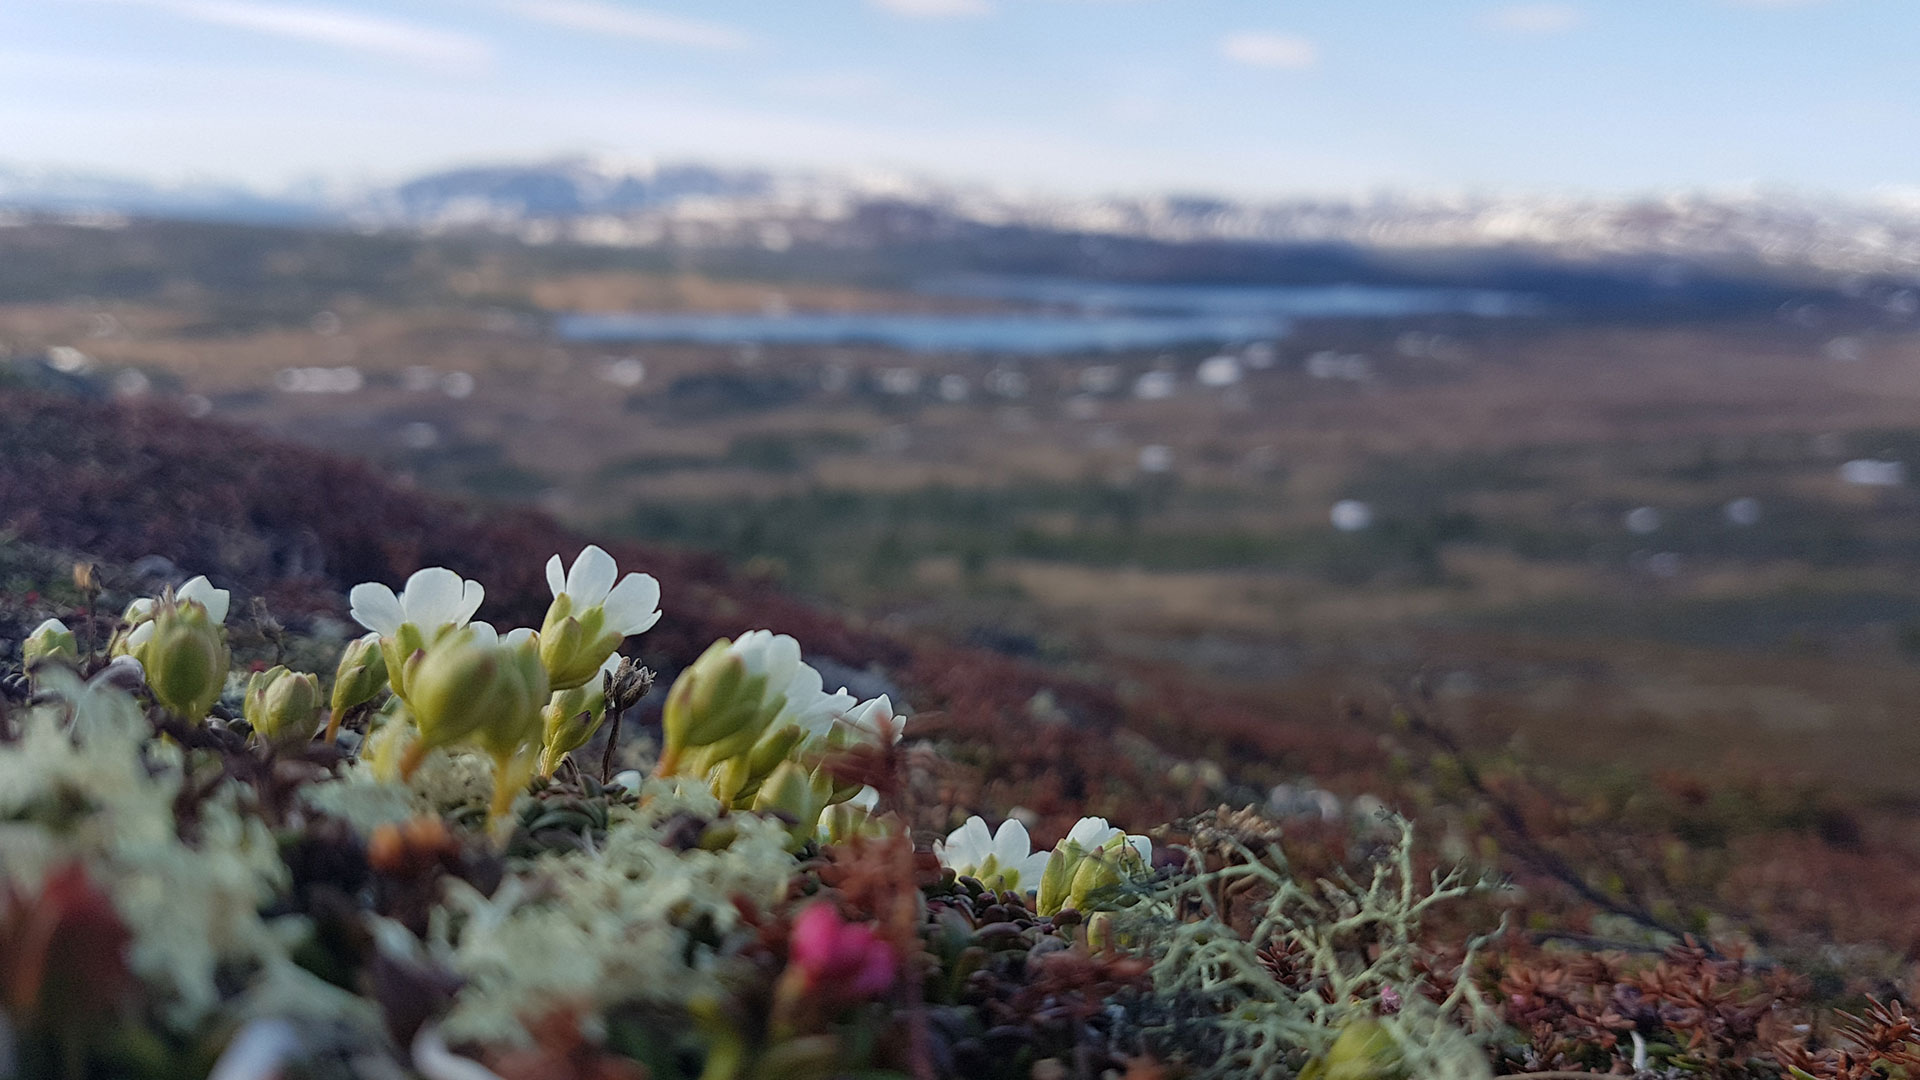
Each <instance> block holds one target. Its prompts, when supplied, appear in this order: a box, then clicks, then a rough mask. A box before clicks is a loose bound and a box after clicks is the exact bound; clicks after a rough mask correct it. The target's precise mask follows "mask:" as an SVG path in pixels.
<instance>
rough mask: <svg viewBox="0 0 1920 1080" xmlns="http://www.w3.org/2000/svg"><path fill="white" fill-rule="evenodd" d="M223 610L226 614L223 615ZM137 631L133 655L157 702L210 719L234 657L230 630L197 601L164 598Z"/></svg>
mask: <svg viewBox="0 0 1920 1080" xmlns="http://www.w3.org/2000/svg"><path fill="white" fill-rule="evenodd" d="M223 614H224V613H223ZM152 615H153V617H152V619H151V620H149V621H148V622H146V623H144V624H143V625H141V626H139V627H138V628H136V629H135V631H134V632H133V633H132V634H131V635H129V637H128V641H129V643H130V646H131V653H132V655H133V657H134V658H135V659H136V660H139V661H140V664H141V666H142V667H144V668H145V669H146V672H147V685H148V686H150V687H152V688H153V696H154V700H156V701H158V702H159V703H160V704H161V705H163V706H165V707H166V708H167V710H168V711H170V712H172V713H174V714H175V715H177V716H179V717H181V718H182V719H184V720H186V721H188V722H189V723H198V722H200V721H201V720H204V719H206V717H207V713H208V712H209V711H210V710H211V709H212V708H213V703H214V702H216V701H218V700H220V691H221V689H222V688H223V687H224V686H225V685H226V681H227V667H228V664H229V663H230V662H231V660H232V655H231V654H230V653H229V652H228V650H227V642H226V633H225V632H224V631H223V629H222V628H221V626H220V623H219V622H218V621H217V620H215V619H213V618H212V617H210V616H209V615H208V613H207V608H206V606H205V605H203V604H201V603H200V602H198V601H195V600H188V599H176V598H173V597H163V598H162V599H161V600H160V601H159V602H158V603H156V604H154V606H153V608H152Z"/></svg>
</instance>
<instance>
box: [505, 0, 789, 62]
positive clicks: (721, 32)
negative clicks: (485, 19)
mask: <svg viewBox="0 0 1920 1080" xmlns="http://www.w3.org/2000/svg"><path fill="white" fill-rule="evenodd" d="M503 6H504V7H505V8H506V9H507V10H509V11H511V12H513V13H514V14H516V15H519V16H521V17H522V18H527V19H534V20H537V21H539V22H544V23H549V24H551V25H554V26H564V27H566V28H568V29H570V30H585V31H588V32H589V33H594V34H611V35H613V36H615V37H623V38H630V39H632V40H634V41H649V42H654V43H656V44H660V45H684V46H687V47H690V48H695V49H717V50H732V49H744V48H747V47H749V46H751V45H752V44H753V38H752V37H751V36H749V35H748V34H746V33H744V32H743V31H740V30H737V29H735V28H733V27H731V26H727V25H726V24H724V23H713V22H706V21H704V20H701V19H688V18H683V17H681V16H679V15H667V14H664V13H662V12H658V11H648V10H646V9H644V8H632V7H626V6H624V5H618V4H608V3H603V2H601V0H504V2H503Z"/></svg>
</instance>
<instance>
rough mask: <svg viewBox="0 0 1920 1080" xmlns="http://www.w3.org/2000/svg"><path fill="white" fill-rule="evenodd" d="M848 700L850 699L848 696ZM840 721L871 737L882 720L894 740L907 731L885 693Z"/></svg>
mask: <svg viewBox="0 0 1920 1080" xmlns="http://www.w3.org/2000/svg"><path fill="white" fill-rule="evenodd" d="M842 693H845V691H842ZM848 700H852V699H851V698H849V699H848ZM841 721H842V722H843V723H845V724H846V725H847V726H848V727H850V728H853V729H854V730H855V731H857V732H859V733H860V734H861V735H862V736H863V737H866V738H872V739H878V738H879V737H880V728H881V724H882V722H883V721H884V722H885V725H886V728H887V730H888V731H890V732H891V733H892V735H893V741H894V742H899V741H900V736H902V735H904V734H906V731H907V721H906V718H905V717H903V716H899V715H897V714H895V713H894V711H893V702H892V701H891V700H889V699H888V697H887V695H885V694H881V695H880V696H879V697H877V698H874V699H873V700H871V701H863V702H861V703H860V704H858V705H856V706H854V707H853V708H851V709H848V710H846V712H845V714H844V715H843V716H842V717H841ZM1022 828H1023V829H1024V828H1025V826H1022ZM1023 835H1024V833H1023Z"/></svg>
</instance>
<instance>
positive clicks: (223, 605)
mask: <svg viewBox="0 0 1920 1080" xmlns="http://www.w3.org/2000/svg"><path fill="white" fill-rule="evenodd" d="M173 595H174V596H176V597H178V598H180V599H182V600H192V601H193V602H195V603H197V604H199V605H200V606H201V607H204V608H206V609H207V618H209V619H212V620H213V621H214V622H217V623H224V622H226V621H227V605H228V604H229V603H231V602H232V600H233V594H232V593H230V592H228V591H227V590H225V589H216V588H214V587H213V582H211V581H208V580H207V576H206V575H205V574H201V575H200V576H199V577H196V578H193V579H191V580H189V581H188V582H187V583H186V584H185V585H182V586H180V588H179V589H177V590H175V591H174V594H173Z"/></svg>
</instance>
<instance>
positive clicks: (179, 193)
mask: <svg viewBox="0 0 1920 1080" xmlns="http://www.w3.org/2000/svg"><path fill="white" fill-rule="evenodd" d="M23 213H25V214H36V213H38V214H53V215H68V216H72V215H80V216H86V215H100V214H108V215H115V214H118V215H136V216H152V217H179V218H187V219H194V220H207V221H235V222H248V223H283V224H338V225H353V226H356V227H360V228H403V229H418V230H425V231H429V232H444V231H450V230H462V229H470V230H485V231H492V232H498V233H504V234H511V235H517V236H519V237H520V238H522V239H525V240H528V241H531V242H535V243H546V242H555V241H572V242H577V243H585V244H599V245H610V246H648V245H655V244H665V243H671V244H677V245H680V246H694V247H733V246H738V247H755V246H758V247H762V248H765V249H768V250H774V251H779V250H784V249H785V248H787V247H789V246H792V245H793V244H795V243H821V244H826V245H829V246H847V245H858V244H861V243H864V242H866V241H868V240H870V239H871V237H872V235H873V233H874V231H875V230H876V229H877V230H880V231H882V232H885V233H886V234H887V235H888V237H889V238H890V239H896V240H897V239H903V238H911V237H914V236H919V237H923V238H937V237H941V236H945V235H951V234H953V233H954V232H956V231H964V230H966V229H968V228H969V227H988V228H1011V229H1021V230H1039V231H1045V232H1056V233H1080V234H1091V235H1097V236H1105V237H1116V238H1136V239H1143V240H1154V241H1161V242H1172V243H1193V242H1242V243H1253V244H1281V245H1338V246H1345V247H1355V248H1361V249H1376V250H1388V251H1395V252H1399V253H1402V254H1417V253H1419V252H1421V251H1436V252H1440V251H1444V252H1460V251H1463V250H1464V251H1471V250H1477V249H1478V250H1498V251H1503V252H1510V253H1511V252H1526V253H1531V254H1535V255H1543V256H1550V257H1553V258H1555V259H1569V260H1573V261H1592V260H1617V259H1621V258H1628V259H1639V258H1655V259H1672V260H1676V261H1686V262H1701V261H1705V262H1711V263H1715V264H1721V265H1727V266H1738V267H1741V268H1745V269H1759V270H1764V269H1767V268H1776V269H1778V270H1780V271H1782V272H1786V273H1795V272H1806V271H1814V272H1819V273H1821V274H1823V275H1829V274H1838V275H1848V274H1869V275H1887V274H1896V275H1905V274H1914V273H1920V199H1916V198H1911V197H1909V198H1893V197H1889V198H1884V199H1878V200H1854V201H1847V200H1839V199H1825V198H1818V197H1811V196H1800V195H1793V194H1743V195H1707V194H1674V195H1670V196H1663V197H1612V198H1601V197H1571V196H1569V197H1531V196H1459V197H1424V196H1377V197H1368V198H1354V199H1300V200H1289V201H1275V202H1260V203H1256V202H1235V201H1228V200H1222V199H1211V198H1197V197H1172V196H1169V197H1132V198H1128V197H1113V198H1093V197H1087V198H1071V197H1037V196H1023V195H1013V194H1008V193H1005V192H999V191H994V190H991V189H987V188H981V187H968V186H961V185H954V184H944V183H939V182H933V181H925V180H917V179H911V178H903V177H899V176H892V175H868V174H847V175H836V174H826V173H803V172H778V171H771V170H756V169H726V168H717V167H713V166H707V165H700V164H668V165H633V164H624V163H610V162H604V161H598V160H594V159H587V158H578V159H566V160H560V161H552V162H540V163H529V164H507V165H494V166H481V167H471V168H461V169H453V170H448V171H445V172H438V173H433V174H431V175H427V176H422V177H419V178H416V179H413V180H409V181H407V182H405V183H402V184H398V185H395V186H392V187H383V188H369V189H359V190H351V191H344V190H338V189H329V188H326V187H323V186H320V185H314V186H311V187H309V188H306V189H301V190H291V191H282V192H278V193H272V194H267V193H261V192H258V191H253V190H249V189H246V188H243V187H239V186H236V185H231V184H220V183H179V184H156V183H150V182H144V181H140V180H133V179H127V178H122V177H111V176H102V175H96V174H88V173H82V172H74V171H55V170H36V169H23V168H9V167H6V166H0V214H12V215H16V216H17V215H19V214H23Z"/></svg>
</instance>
